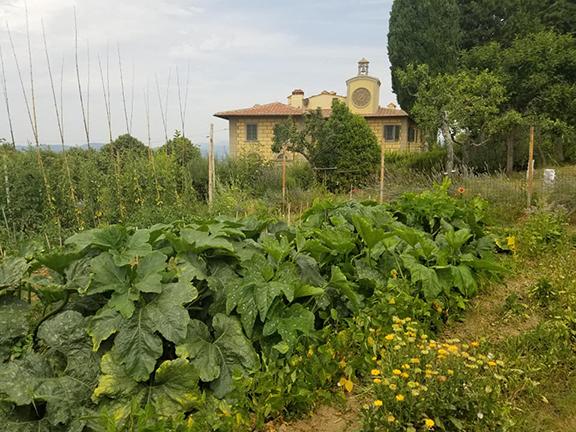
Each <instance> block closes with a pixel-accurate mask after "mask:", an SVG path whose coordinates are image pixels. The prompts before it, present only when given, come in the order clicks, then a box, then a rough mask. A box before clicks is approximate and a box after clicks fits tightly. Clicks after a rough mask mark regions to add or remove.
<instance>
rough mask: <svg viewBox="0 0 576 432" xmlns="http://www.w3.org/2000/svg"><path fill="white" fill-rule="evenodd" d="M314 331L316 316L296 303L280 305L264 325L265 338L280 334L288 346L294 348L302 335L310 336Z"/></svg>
mask: <svg viewBox="0 0 576 432" xmlns="http://www.w3.org/2000/svg"><path fill="white" fill-rule="evenodd" d="M313 331H314V314H313V313H312V312H310V311H309V310H308V309H306V308H305V307H304V306H302V305H301V304H300V303H295V304H293V305H290V306H288V307H287V306H285V305H283V304H278V305H277V307H276V308H275V310H274V311H271V313H270V316H269V317H268V320H267V321H266V323H265V324H264V330H263V332H262V333H263V334H264V336H270V335H273V334H274V333H278V334H279V335H280V336H281V337H282V340H283V341H284V342H286V343H287V344H288V346H290V347H293V346H294V344H295V343H296V340H297V338H298V336H299V335H300V334H303V335H310V334H311V333H312V332H313Z"/></svg>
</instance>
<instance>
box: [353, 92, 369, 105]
mask: <svg viewBox="0 0 576 432" xmlns="http://www.w3.org/2000/svg"><path fill="white" fill-rule="evenodd" d="M352 102H353V103H354V105H356V106H357V107H358V108H364V107H366V106H368V104H369V103H370V91H369V90H368V89H367V88H364V87H360V88H357V89H356V90H354V93H352Z"/></svg>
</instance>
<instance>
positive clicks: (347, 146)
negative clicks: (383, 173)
mask: <svg viewBox="0 0 576 432" xmlns="http://www.w3.org/2000/svg"><path fill="white" fill-rule="evenodd" d="M284 148H285V149H286V150H287V151H291V152H295V153H299V154H301V155H303V156H304V157H305V158H306V159H307V160H308V161H309V162H310V165H311V166H312V168H313V169H314V171H315V173H316V178H317V179H318V180H319V181H321V182H323V183H324V184H325V185H326V187H327V188H328V189H330V190H347V189H349V188H350V187H357V186H362V185H364V184H366V183H368V182H369V180H370V177H371V175H373V174H375V172H376V168H377V166H378V161H379V156H380V148H379V144H378V138H376V135H374V132H372V129H370V126H368V123H367V122H366V120H365V119H364V118H363V117H361V116H358V115H355V114H352V113H351V112H350V110H349V109H348V107H347V106H346V105H345V104H344V103H342V102H339V101H338V100H334V102H333V103H332V113H331V115H330V117H329V118H328V119H324V118H323V116H322V112H321V111H320V110H317V111H315V112H312V113H309V114H307V115H306V116H305V118H304V121H303V123H302V124H297V123H295V122H294V120H292V119H290V120H287V121H285V122H283V123H280V124H278V125H277V126H276V127H275V129H274V144H273V146H272V150H273V151H274V152H277V153H279V152H281V151H282V150H283V149H284Z"/></svg>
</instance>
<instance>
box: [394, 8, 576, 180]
mask: <svg viewBox="0 0 576 432" xmlns="http://www.w3.org/2000/svg"><path fill="white" fill-rule="evenodd" d="M426 8H429V9H426ZM454 8H456V10H457V11H455V10H454ZM575 32H576V4H575V3H574V2H573V1H569V0H539V1H537V0H522V1H521V0H457V1H455V2H449V1H435V2H434V1H431V0H430V1H423V2H409V1H406V0H395V2H394V5H393V8H392V13H391V17H390V32H389V35H388V36H389V42H388V47H389V54H390V62H391V66H392V74H393V89H394V91H395V92H396V94H397V96H398V101H399V102H400V104H401V105H402V107H403V108H404V109H405V110H407V111H408V112H410V114H411V115H412V116H414V117H415V119H416V120H417V121H418V122H419V123H420V124H421V126H423V127H424V129H426V130H427V132H428V137H429V138H430V139H429V142H430V143H434V141H435V136H436V135H437V133H438V130H441V131H442V134H441V135H442V137H443V139H442V144H444V145H446V146H450V144H451V143H452V141H451V139H450V138H452V139H453V138H454V137H456V136H459V137H461V139H460V140H456V141H453V144H455V146H456V157H459V158H460V159H461V161H462V162H464V163H466V164H468V163H471V162H473V163H474V164H476V166H487V163H486V162H487V160H488V159H492V160H493V162H494V163H492V162H490V164H491V166H492V167H493V168H502V167H503V164H502V162H503V161H504V160H505V161H506V164H505V165H506V168H507V170H508V171H511V170H512V168H513V167H514V165H518V166H522V165H524V164H525V160H526V156H527V155H526V152H525V146H524V145H523V143H524V142H525V141H526V131H527V129H528V125H532V126H536V127H537V129H538V134H539V142H538V144H537V146H538V151H539V156H540V159H545V160H552V159H553V160H557V161H560V162H562V161H565V160H570V159H571V158H573V157H574V156H573V155H575V154H576V141H575V136H576V126H575V125H576V102H575V101H576V39H575V38H574V34H575ZM431 35H438V36H437V37H436V39H435V40H433V41H427V39H429V38H430V37H431ZM483 92H484V93H483ZM464 108H466V109H464ZM487 114H489V115H487ZM434 128H436V129H434ZM504 143H505V144H504ZM447 150H448V162H447V164H448V165H449V166H452V164H453V163H454V160H453V159H451V158H450V155H451V151H450V149H449V148H448V149H447ZM472 154H473V155H476V156H475V157H473V158H472V159H474V160H472V161H471V159H470V156H471V155H472ZM498 155H500V156H498ZM504 155H505V156H506V157H504ZM447 168H448V167H447Z"/></svg>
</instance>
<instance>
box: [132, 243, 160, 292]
mask: <svg viewBox="0 0 576 432" xmlns="http://www.w3.org/2000/svg"><path fill="white" fill-rule="evenodd" d="M166 259H167V257H166V255H164V254H163V253H161V252H158V251H154V252H152V253H150V254H149V255H147V256H144V257H142V258H141V259H140V260H139V261H138V267H137V268H136V280H135V281H134V286H135V288H136V289H137V290H138V291H140V292H147V293H160V292H162V273H163V272H164V270H166Z"/></svg>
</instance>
